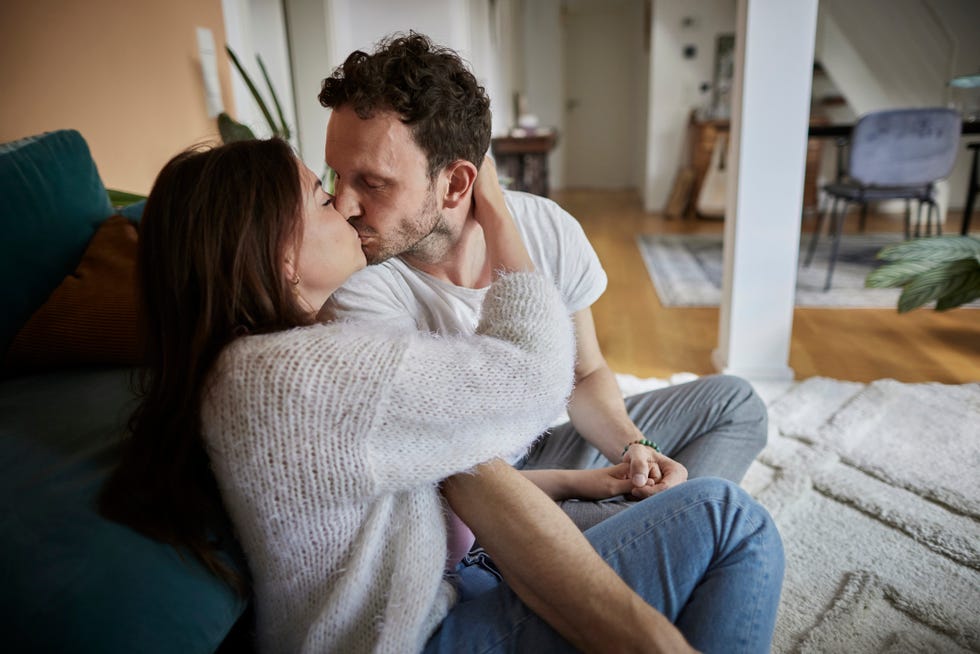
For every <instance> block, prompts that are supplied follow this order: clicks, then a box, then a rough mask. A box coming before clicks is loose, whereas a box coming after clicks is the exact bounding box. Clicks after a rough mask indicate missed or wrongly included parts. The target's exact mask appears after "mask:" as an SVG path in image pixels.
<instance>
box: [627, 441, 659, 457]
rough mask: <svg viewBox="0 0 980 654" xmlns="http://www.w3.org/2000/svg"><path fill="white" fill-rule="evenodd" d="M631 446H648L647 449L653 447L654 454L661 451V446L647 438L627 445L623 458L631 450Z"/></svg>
mask: <svg viewBox="0 0 980 654" xmlns="http://www.w3.org/2000/svg"><path fill="white" fill-rule="evenodd" d="M630 445H646V446H647V447H652V448H653V451H654V452H659V451H660V446H659V445H657V444H656V443H654V442H653V441H648V440H647V439H645V438H641V439H640V440H636V441H630V442H629V443H627V444H626V447H624V448H623V454H622V456H626V453H627V452H628V451H629V449H630Z"/></svg>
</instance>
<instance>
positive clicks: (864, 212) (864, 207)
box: [858, 202, 868, 234]
mask: <svg viewBox="0 0 980 654" xmlns="http://www.w3.org/2000/svg"><path fill="white" fill-rule="evenodd" d="M867 224H868V203H867V202H862V203H861V218H860V222H858V229H860V230H861V233H862V234H863V233H864V228H865V226H866V225H867Z"/></svg>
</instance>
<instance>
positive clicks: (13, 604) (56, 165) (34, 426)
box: [0, 130, 246, 654]
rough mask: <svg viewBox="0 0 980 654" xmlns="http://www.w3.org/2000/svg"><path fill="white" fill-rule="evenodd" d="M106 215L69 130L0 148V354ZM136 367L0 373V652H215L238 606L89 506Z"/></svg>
mask: <svg viewBox="0 0 980 654" xmlns="http://www.w3.org/2000/svg"><path fill="white" fill-rule="evenodd" d="M113 213H114V211H113V208H112V207H111V206H110V204H109V202H108V199H107V195H106V190H105V188H104V186H103V183H102V181H101V179H100V178H99V174H98V171H97V169H96V166H95V163H94V161H93V160H92V157H91V154H90V153H89V149H88V146H87V145H86V143H85V141H84V139H83V138H82V136H81V135H80V134H79V133H78V132H76V131H73V130H64V131H58V132H51V133H47V134H43V135H40V136H35V137H30V138H26V139H22V140H19V141H15V142H12V143H7V144H3V145H0V220H2V221H3V233H4V238H3V240H2V242H0V270H2V275H3V277H2V278H3V279H5V280H7V281H6V282H4V284H3V285H2V298H0V301H2V305H3V306H4V307H5V310H4V312H3V314H2V317H0V347H2V350H0V352H4V353H6V352H8V348H10V345H11V343H12V342H13V341H14V339H15V335H17V334H18V332H20V331H21V329H22V327H23V326H24V325H25V323H26V322H27V321H28V320H29V319H30V318H31V316H32V315H34V314H35V312H37V311H38V309H39V308H40V307H41V306H42V305H44V304H45V303H46V301H47V300H48V298H49V296H51V294H52V292H53V291H54V290H55V289H56V288H58V287H59V285H61V284H62V283H63V281H65V280H66V279H67V278H69V277H70V276H71V275H72V273H73V271H74V270H75V269H76V266H78V265H79V261H80V260H81V258H82V256H83V253H85V252H86V247H87V245H88V244H89V242H90V240H91V239H92V238H93V235H94V234H95V233H96V231H97V230H98V228H99V226H100V225H102V224H103V222H104V221H105V220H106V219H107V218H108V217H109V216H110V215H112V214H113ZM137 214H138V212H137ZM129 283H131V280H129ZM132 329H134V330H135V325H132ZM66 338H69V339H70V338H71V334H70V333H69V335H68V336H67V337H66ZM133 370H134V368H132V367H130V366H118V365H100V364H99V362H98V361H92V362H90V363H88V364H85V365H78V364H77V363H74V364H71V365H66V366H65V367H63V368H58V367H57V366H54V367H52V366H51V365H48V366H47V367H46V368H45V369H44V370H43V371H31V370H26V371H25V370H24V369H23V368H21V369H19V370H17V371H14V372H12V371H11V370H9V369H5V370H4V378H3V379H2V380H0V524H2V532H3V538H2V540H0V579H3V582H4V583H3V589H2V590H0V594H2V598H3V599H2V604H0V615H2V616H3V618H2V620H3V627H4V628H3V632H4V634H3V636H2V640H3V642H5V643H6V644H5V646H4V649H5V650H6V651H14V652H27V651H30V652H101V653H106V652H144V653H147V652H160V653H164V652H180V653H181V654H188V653H193V652H213V651H216V650H217V649H218V648H219V647H220V646H221V644H222V642H223V641H225V640H226V637H228V634H229V632H230V630H231V629H232V627H233V625H235V623H236V621H238V619H239V617H240V616H241V615H242V614H243V611H244V610H245V607H246V604H245V602H244V601H243V600H242V599H241V598H239V597H237V596H236V595H235V594H234V593H233V592H232V591H231V590H230V589H229V588H228V587H227V586H226V585H225V584H223V583H222V582H220V581H219V580H217V579H216V578H214V577H213V576H212V575H210V574H209V573H208V572H207V571H206V570H205V569H204V568H203V567H202V566H201V565H199V564H198V563H197V561H196V560H194V559H193V558H192V557H190V556H187V555H182V554H181V553H180V552H178V551H177V550H175V549H174V548H172V547H170V546H167V545H163V544H161V543H157V542H155V541H153V540H150V539H148V538H145V537H143V536H142V535H140V534H138V533H136V532H135V531H133V530H131V529H129V528H127V527H124V526H122V525H119V524H116V523H113V522H110V521H108V520H105V519H104V518H102V517H101V516H100V515H99V514H98V513H97V511H96V509H95V498H96V496H97V494H98V491H99V489H100V487H101V485H102V483H103V481H104V480H105V478H106V476H107V475H108V473H109V471H110V470H111V469H112V467H113V465H114V464H115V462H116V461H117V459H118V456H119V450H120V440H121V438H123V437H124V434H125V424H126V420H127V419H128V416H129V413H130V412H131V410H132V408H133V403H134V393H133V390H132V382H133V379H132V377H133V375H132V373H133ZM11 646H12V647H11ZM224 649H225V650H228V649H232V648H231V647H229V646H228V645H227V643H226V645H225V647H224Z"/></svg>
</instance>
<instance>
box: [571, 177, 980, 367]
mask: <svg viewBox="0 0 980 654" xmlns="http://www.w3.org/2000/svg"><path fill="white" fill-rule="evenodd" d="M552 197H553V198H554V199H555V200H556V201H558V202H559V203H560V204H561V205H562V206H564V207H565V209H567V210H568V211H569V212H571V214H572V215H574V216H575V217H576V218H578V219H579V221H580V222H581V223H582V226H583V228H584V229H585V232H586V234H587V235H588V237H589V240H591V241H592V244H593V246H594V247H595V249H596V252H597V253H598V254H599V258H600V260H601V261H602V264H603V267H604V268H605V269H606V272H607V274H608V275H609V287H608V289H607V291H606V293H605V294H604V295H603V297H602V298H600V299H599V301H598V302H596V304H595V305H594V306H593V313H594V316H595V322H596V330H597V332H598V336H599V342H600V345H601V347H602V351H603V353H604V354H605V356H606V359H607V360H608V361H609V363H610V365H611V367H612V368H613V370H615V371H617V372H625V373H630V374H634V375H637V376H641V377H667V376H669V375H671V374H673V373H675V372H683V371H688V372H693V373H697V374H708V373H712V372H715V370H714V369H713V367H712V365H711V352H712V350H714V349H715V347H716V346H717V342H718V309H717V308H677V307H675V308H665V307H663V306H662V305H661V304H660V300H659V299H658V298H657V294H656V292H655V290H654V288H653V284H652V282H651V281H650V278H649V276H648V275H647V272H646V268H645V267H644V265H643V260H642V258H641V257H640V252H639V250H638V248H637V246H636V243H635V241H634V238H635V236H636V234H638V233H649V234H657V233H695V232H702V233H704V232H708V233H710V232H721V230H722V223H721V222H720V221H710V220H697V219H693V220H679V219H674V220H666V219H664V218H663V217H661V216H659V215H656V214H648V213H644V212H643V211H642V206H641V203H640V200H639V198H638V196H637V194H636V193H635V192H633V191H556V192H554V193H552ZM812 222H813V221H812V220H806V221H804V226H803V229H804V230H812ZM848 223H855V224H856V223H857V220H856V219H849V220H848ZM959 224H960V222H959V216H958V215H955V214H952V213H951V214H950V218H949V221H948V223H947V230H949V231H951V230H952V229H958V228H959ZM900 229H901V220H900V219H896V218H895V217H890V216H872V217H871V219H870V220H869V223H868V227H867V230H868V231H872V232H874V231H879V232H881V231H889V230H896V231H899V230H900ZM789 364H790V366H791V367H792V368H793V370H794V371H795V374H796V378H797V379H805V378H807V377H812V376H815V375H820V376H825V377H834V378H836V379H846V380H851V381H861V382H868V381H871V380H874V379H881V378H892V379H897V380H899V381H904V382H923V381H937V382H943V383H950V384H957V383H964V382H972V381H980V310H977V309H954V310H952V311H947V312H944V313H939V312H936V311H933V310H932V309H918V310H916V311H913V312H910V313H907V314H904V315H899V314H898V312H897V311H895V310H894V309H814V308H806V309H796V310H795V312H794V317H793V338H792V343H791V346H790V360H789Z"/></svg>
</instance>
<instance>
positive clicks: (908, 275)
mask: <svg viewBox="0 0 980 654" xmlns="http://www.w3.org/2000/svg"><path fill="white" fill-rule="evenodd" d="M935 265H936V264H935V263H934V262H932V261H917V260H910V261H894V262H892V263H886V264H884V265H882V266H879V267H877V268H875V269H874V270H872V271H871V272H870V273H868V276H867V277H866V278H865V279H864V285H865V286H867V287H868V288H893V287H898V286H905V285H906V284H908V283H909V282H910V281H912V280H913V279H914V278H915V277H917V276H918V275H921V274H922V273H924V272H927V271H929V270H930V269H932V267H933V266H935Z"/></svg>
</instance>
